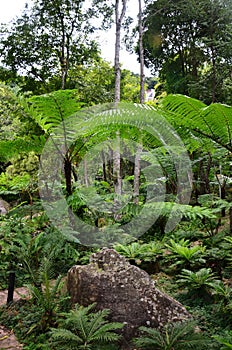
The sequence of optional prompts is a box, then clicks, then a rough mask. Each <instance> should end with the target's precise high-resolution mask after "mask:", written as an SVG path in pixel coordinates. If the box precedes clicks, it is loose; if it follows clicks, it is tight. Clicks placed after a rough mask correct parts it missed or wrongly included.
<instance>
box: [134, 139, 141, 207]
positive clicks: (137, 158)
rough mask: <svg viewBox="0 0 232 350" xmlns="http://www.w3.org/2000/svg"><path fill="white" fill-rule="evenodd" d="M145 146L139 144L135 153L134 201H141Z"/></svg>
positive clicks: (136, 202)
mask: <svg viewBox="0 0 232 350" xmlns="http://www.w3.org/2000/svg"><path fill="white" fill-rule="evenodd" d="M142 150H143V147H142V145H139V146H138V148H137V151H136V154H135V168H134V203H135V204H138V203H139V185H140V160H141V153H142Z"/></svg>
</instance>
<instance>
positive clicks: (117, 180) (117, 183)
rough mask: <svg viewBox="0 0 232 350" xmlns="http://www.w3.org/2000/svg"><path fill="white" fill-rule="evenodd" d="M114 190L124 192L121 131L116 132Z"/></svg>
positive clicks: (118, 193) (119, 193)
mask: <svg viewBox="0 0 232 350" xmlns="http://www.w3.org/2000/svg"><path fill="white" fill-rule="evenodd" d="M113 157H114V159H113V161H114V164H113V168H114V190H115V193H116V195H121V194H122V177H121V157H120V133H119V131H117V132H116V147H115V149H114V155H113Z"/></svg>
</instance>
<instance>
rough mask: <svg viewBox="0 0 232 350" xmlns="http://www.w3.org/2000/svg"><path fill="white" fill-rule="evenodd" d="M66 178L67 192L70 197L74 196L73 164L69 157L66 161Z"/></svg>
mask: <svg viewBox="0 0 232 350" xmlns="http://www.w3.org/2000/svg"><path fill="white" fill-rule="evenodd" d="M64 176H65V183H66V192H67V195H68V196H70V195H71V194H72V163H71V161H70V159H69V158H68V157H65V159H64Z"/></svg>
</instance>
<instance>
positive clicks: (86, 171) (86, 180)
mask: <svg viewBox="0 0 232 350" xmlns="http://www.w3.org/2000/svg"><path fill="white" fill-rule="evenodd" d="M83 162H84V181H85V186H86V187H89V178H88V166H87V160H86V159H85V158H84V161H83Z"/></svg>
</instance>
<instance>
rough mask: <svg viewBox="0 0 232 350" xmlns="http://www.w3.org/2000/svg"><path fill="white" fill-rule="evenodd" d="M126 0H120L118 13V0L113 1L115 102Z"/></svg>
mask: <svg viewBox="0 0 232 350" xmlns="http://www.w3.org/2000/svg"><path fill="white" fill-rule="evenodd" d="M126 3H127V0H122V10H121V13H120V14H119V0H116V1H115V23H116V38H115V58H114V72H115V94H114V101H115V103H116V104H117V103H118V102H119V101H120V80H121V69H120V42H121V27H122V21H123V18H124V16H125V13H126Z"/></svg>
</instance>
